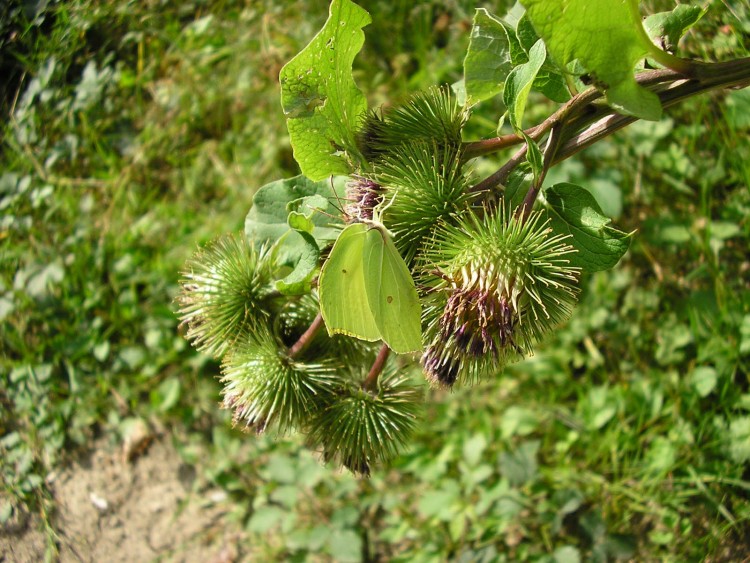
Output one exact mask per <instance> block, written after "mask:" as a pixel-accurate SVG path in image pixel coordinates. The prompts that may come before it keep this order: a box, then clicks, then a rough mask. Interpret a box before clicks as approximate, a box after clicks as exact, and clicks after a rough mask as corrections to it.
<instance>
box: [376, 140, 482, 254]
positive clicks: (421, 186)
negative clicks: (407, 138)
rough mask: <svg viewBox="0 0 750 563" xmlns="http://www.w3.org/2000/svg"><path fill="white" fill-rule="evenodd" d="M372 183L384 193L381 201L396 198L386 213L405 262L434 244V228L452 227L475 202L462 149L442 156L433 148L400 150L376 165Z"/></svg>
mask: <svg viewBox="0 0 750 563" xmlns="http://www.w3.org/2000/svg"><path fill="white" fill-rule="evenodd" d="M374 177H375V180H376V181H377V182H378V183H379V184H381V185H382V186H383V187H384V188H385V194H384V196H383V197H384V198H385V199H390V198H392V197H393V195H394V194H395V199H394V200H393V203H392V205H390V206H389V208H388V228H389V229H390V230H391V231H392V232H393V233H394V235H395V240H396V244H397V246H398V247H399V250H400V251H401V252H402V254H403V255H404V258H405V260H407V262H408V261H410V260H411V259H412V258H413V257H414V256H415V255H416V254H418V253H419V251H420V250H421V249H422V245H423V243H424V242H425V241H426V240H429V239H431V238H432V236H433V232H434V230H435V228H436V226H437V225H438V224H440V223H444V222H452V221H453V218H454V217H455V216H456V215H458V214H459V213H461V212H463V211H464V210H465V209H466V208H467V207H468V205H469V203H470V201H471V200H472V198H473V195H472V194H470V193H469V192H468V188H469V182H468V179H467V177H466V176H465V175H464V173H463V172H462V161H461V151H460V149H453V148H447V149H443V150H441V149H440V147H439V146H438V145H437V144H436V143H434V142H425V141H415V142H411V143H406V144H403V145H401V146H399V147H398V148H397V149H396V150H394V151H392V152H391V153H389V154H388V155H386V156H384V157H383V159H382V160H380V161H379V162H378V164H377V165H376V166H375V172H374Z"/></svg>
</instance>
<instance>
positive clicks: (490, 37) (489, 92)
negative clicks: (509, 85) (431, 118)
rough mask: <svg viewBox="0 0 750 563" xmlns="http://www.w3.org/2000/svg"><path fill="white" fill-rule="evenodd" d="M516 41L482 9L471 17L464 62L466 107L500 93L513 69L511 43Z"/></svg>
mask: <svg viewBox="0 0 750 563" xmlns="http://www.w3.org/2000/svg"><path fill="white" fill-rule="evenodd" d="M515 41H517V40H516V38H515V34H514V33H513V29H512V28H510V26H508V24H506V23H505V22H503V21H501V20H499V19H497V18H495V17H494V16H493V15H492V14H490V13H489V12H488V11H487V10H485V9H484V8H479V9H478V10H477V11H476V13H475V14H474V23H473V26H472V28H471V38H470V39H469V49H468V51H467V52H466V58H465V59H464V88H465V91H466V104H467V105H473V104H476V103H478V102H481V101H483V100H486V99H489V98H491V97H493V96H495V95H497V94H499V93H500V92H502V90H503V85H504V84H505V79H506V78H507V77H508V73H509V72H510V71H511V69H512V68H513V62H512V61H511V42H515Z"/></svg>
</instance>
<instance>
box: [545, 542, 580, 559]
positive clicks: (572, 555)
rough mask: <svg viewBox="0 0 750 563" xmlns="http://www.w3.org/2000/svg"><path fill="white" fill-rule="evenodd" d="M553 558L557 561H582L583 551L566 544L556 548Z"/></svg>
mask: <svg viewBox="0 0 750 563" xmlns="http://www.w3.org/2000/svg"><path fill="white" fill-rule="evenodd" d="M552 560H553V561H554V562H555V563H580V561H581V553H580V552H579V551H578V548H576V547H573V546H572V545H566V546H563V547H558V548H557V549H556V550H555V552H554V553H553V554H552Z"/></svg>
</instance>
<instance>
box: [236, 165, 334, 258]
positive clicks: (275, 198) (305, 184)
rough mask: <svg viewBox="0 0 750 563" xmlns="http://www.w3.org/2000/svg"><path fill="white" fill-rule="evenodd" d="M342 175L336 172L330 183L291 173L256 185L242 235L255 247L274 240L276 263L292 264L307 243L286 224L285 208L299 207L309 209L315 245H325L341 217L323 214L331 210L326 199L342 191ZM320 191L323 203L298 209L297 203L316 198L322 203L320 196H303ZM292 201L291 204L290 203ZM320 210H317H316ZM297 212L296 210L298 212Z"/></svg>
mask: <svg viewBox="0 0 750 563" xmlns="http://www.w3.org/2000/svg"><path fill="white" fill-rule="evenodd" d="M345 183H346V178H345V177H343V176H338V177H335V178H334V179H333V187H334V188H335V192H334V189H333V188H332V187H331V181H330V180H322V181H320V182H313V181H311V180H309V179H307V178H305V177H304V176H295V177H294V178H289V179H286V180H277V181H275V182H271V183H270V184H266V185H265V186H263V187H262V188H260V189H259V190H258V191H257V192H256V194H255V197H253V206H252V208H251V209H250V212H249V213H248V214H247V218H246V219H245V235H246V236H247V238H248V240H250V241H254V243H255V245H256V246H257V247H261V246H268V245H270V244H276V245H277V248H276V258H277V260H278V263H279V264H282V265H287V266H290V267H294V266H295V265H296V264H297V263H298V262H299V260H300V256H301V255H302V254H304V253H305V252H307V247H306V245H307V243H306V242H305V240H304V239H303V238H302V236H301V235H300V234H299V232H297V231H295V230H294V229H292V228H291V227H290V226H289V209H290V208H292V209H295V205H297V207H296V209H300V211H299V212H301V213H302V214H303V215H306V213H307V212H308V211H309V212H310V213H311V214H310V220H311V221H312V222H313V225H314V226H313V229H312V233H311V234H312V237H313V238H314V239H315V242H316V244H317V246H318V248H322V247H323V246H326V245H327V244H329V243H330V242H331V241H333V240H336V236H337V235H338V233H339V232H340V231H339V229H338V228H336V225H340V224H341V220H340V219H338V218H337V217H332V216H330V215H327V214H326V211H333V207H332V205H331V204H330V203H328V202H329V201H330V200H332V199H335V198H336V197H337V194H343V193H344V191H345V186H344V185H345ZM316 194H317V195H320V196H321V197H322V198H324V199H325V200H326V203H327V205H326V207H321V208H320V209H319V210H318V209H312V207H308V209H307V210H302V207H301V205H300V203H302V202H311V201H314V202H316V203H315V205H318V204H320V205H322V201H323V199H314V200H307V199H305V198H307V197H310V196H314V195H316ZM293 202H294V204H293V205H290V204H292V203H293ZM318 211H320V212H318ZM299 212H298V213H299Z"/></svg>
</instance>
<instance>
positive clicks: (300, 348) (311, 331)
mask: <svg viewBox="0 0 750 563" xmlns="http://www.w3.org/2000/svg"><path fill="white" fill-rule="evenodd" d="M322 326H323V316H322V315H321V314H320V313H318V314H317V316H316V317H315V318H314V319H313V322H312V323H310V326H309V327H308V328H307V330H306V331H305V332H303V333H302V336H300V337H299V340H297V342H295V343H294V345H292V347H291V348H289V351H288V352H287V356H289V357H290V358H296V357H297V356H299V355H300V354H301V353H302V352H304V350H305V349H306V348H307V347H308V346H309V345H310V343H311V342H312V341H313V338H315V333H317V332H318V330H320V327H322Z"/></svg>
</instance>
